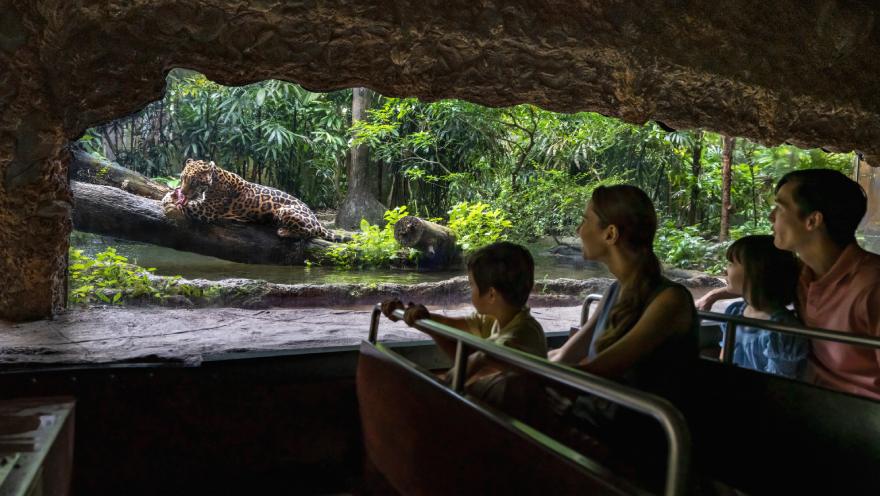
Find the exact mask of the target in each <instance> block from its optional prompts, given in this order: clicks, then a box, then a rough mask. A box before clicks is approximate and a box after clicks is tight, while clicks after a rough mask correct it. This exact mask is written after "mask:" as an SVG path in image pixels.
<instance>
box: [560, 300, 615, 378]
mask: <svg viewBox="0 0 880 496" xmlns="http://www.w3.org/2000/svg"><path fill="white" fill-rule="evenodd" d="M608 292H609V291H608V290H606V291H605V294H603V295H602V299H601V300H599V305H598V306H597V307H596V308H598V309H601V308H602V305H604V304H605V298H607V297H608ZM599 313H600V312H598V311H596V312H593V313H592V315H590V318H589V319H587V321H586V322H585V323H584V325H582V326H581V329H580V330H579V331H578V332H576V333H575V335H574V336H572V337H570V338H568V341H566V342H565V344H563V345H562V346H561V347H560V348H558V349H555V350H551V351H550V352H549V353H547V358H548V359H549V360H550V361H551V362H559V363H567V364H575V363H578V362H580V361H581V360H583V359H584V358H586V357H587V351H588V350H589V348H590V343H591V342H592V341H593V332H594V331H595V330H596V321H598V320H599Z"/></svg>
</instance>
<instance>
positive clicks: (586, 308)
mask: <svg viewBox="0 0 880 496" xmlns="http://www.w3.org/2000/svg"><path fill="white" fill-rule="evenodd" d="M594 301H602V295H600V294H598V293H592V294H588V295H587V297H586V298H584V305H583V306H582V307H581V326H583V325H584V324H586V323H587V321H588V320H590V305H592V304H593V302H594Z"/></svg>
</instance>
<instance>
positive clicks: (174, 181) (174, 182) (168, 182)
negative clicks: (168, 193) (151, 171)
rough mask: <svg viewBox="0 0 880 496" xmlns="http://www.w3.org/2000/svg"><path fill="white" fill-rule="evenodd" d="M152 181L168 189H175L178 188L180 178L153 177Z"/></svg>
mask: <svg viewBox="0 0 880 496" xmlns="http://www.w3.org/2000/svg"><path fill="white" fill-rule="evenodd" d="M153 181H156V182H157V183H162V184H164V185H165V186H168V187H169V188H177V187H178V186H180V178H179V177H174V176H159V177H154V178H153Z"/></svg>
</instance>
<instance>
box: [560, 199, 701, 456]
mask: <svg viewBox="0 0 880 496" xmlns="http://www.w3.org/2000/svg"><path fill="white" fill-rule="evenodd" d="M656 230H657V214H656V213H655V211H654V206H653V204H652V203H651V200H650V199H649V198H648V195H646V194H645V193H644V192H643V191H642V190H640V189H639V188H636V187H634V186H629V185H619V186H609V187H599V188H596V190H595V191H594V192H593V197H592V199H591V201H590V202H589V204H588V205H587V208H586V210H585V211H584V214H583V221H582V222H581V224H580V226H579V227H578V235H580V238H581V242H582V243H583V255H584V258H585V259H587V260H596V261H599V262H602V263H604V264H605V265H606V266H607V267H608V270H609V271H610V272H611V273H612V274H613V275H614V277H615V278H616V279H617V280H616V281H615V282H614V283H613V284H612V285H611V287H609V288H608V290H607V291H606V292H605V294H604V296H603V297H602V300H601V301H600V302H599V310H598V311H597V312H594V313H593V315H592V316H591V317H590V319H589V320H588V321H587V322H586V323H585V324H584V325H583V327H582V328H581V329H580V331H579V332H578V333H577V334H575V335H574V336H572V337H571V338H570V339H569V340H568V341H567V342H566V343H565V344H564V345H563V346H562V347H561V348H559V349H557V350H553V351H551V352H550V353H549V355H548V357H549V359H550V360H551V361H555V362H560V363H565V364H569V365H573V366H575V367H577V368H579V369H581V370H584V371H586V372H590V373H593V374H596V375H600V376H604V377H607V378H610V379H614V380H616V381H618V382H621V383H623V384H626V385H629V386H632V387H635V388H638V389H642V390H644V391H646V392H650V393H653V394H657V395H659V396H662V397H665V398H666V399H668V400H670V401H672V402H673V403H674V404H676V405H677V406H679V408H684V403H685V400H686V399H687V397H688V396H689V395H690V392H691V391H690V388H689V387H688V386H687V384H688V381H689V378H690V376H691V366H692V365H693V364H694V363H695V362H696V360H697V357H698V339H697V329H698V319H697V315H696V310H695V309H694V303H693V298H692V297H691V295H690V292H688V290H687V289H685V288H684V287H683V286H681V285H679V284H676V283H673V282H672V281H670V280H668V279H666V278H665V277H663V275H662V274H661V271H660V262H659V260H658V259H657V256H656V255H654V250H653V243H654V233H655V231H656ZM551 396H554V395H553V394H551ZM556 399H557V400H561V401H556V402H554V403H556V407H555V408H554V410H556V411H557V412H559V411H562V413H563V414H564V416H565V417H569V416H571V417H573V420H572V421H573V422H574V423H575V424H576V425H577V426H578V427H579V428H580V429H581V430H582V431H585V432H587V433H588V434H589V435H590V436H592V437H594V438H597V439H599V440H602V441H606V442H609V443H611V444H614V443H616V444H618V446H625V447H634V448H636V454H637V455H638V456H636V458H640V459H641V458H645V457H647V458H651V457H653V456H654V455H655V454H657V453H658V451H663V450H665V444H664V443H663V441H662V434H661V433H659V432H658V430H657V428H656V426H653V425H650V423H647V422H645V420H644V419H643V418H641V416H640V415H634V414H631V413H630V412H629V411H627V410H626V409H623V408H621V407H619V405H616V404H612V403H609V402H607V401H605V400H602V399H601V398H598V397H594V396H578V397H577V398H576V399H575V400H574V401H573V402H571V404H568V402H567V401H566V400H565V399H562V398H561V397H560V396H556ZM551 401H552V400H551ZM567 423H568V422H566V424H567ZM648 438H650V439H648ZM646 445H650V446H656V447H657V449H656V450H655V449H650V448H648V449H646V448H647V446H646ZM621 454H624V455H627V454H628V455H633V454H634V453H621ZM661 459H662V457H661Z"/></svg>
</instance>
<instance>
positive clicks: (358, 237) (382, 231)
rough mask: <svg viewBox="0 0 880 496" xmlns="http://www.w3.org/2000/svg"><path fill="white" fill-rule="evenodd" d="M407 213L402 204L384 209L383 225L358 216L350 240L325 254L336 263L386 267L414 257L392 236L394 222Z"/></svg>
mask: <svg viewBox="0 0 880 496" xmlns="http://www.w3.org/2000/svg"><path fill="white" fill-rule="evenodd" d="M407 215H409V213H407V211H406V207H405V206H404V207H397V208H395V209H393V210H388V211H386V212H385V216H384V217H385V227H379V226H376V225H373V224H370V223H369V222H367V220H366V219H361V232H360V233H356V234H354V235H353V236H352V238H353V239H352V240H351V241H349V242H347V243H341V244H339V245H337V246H334V247H332V248H330V249H329V250H328V251H327V256H328V258H330V260H331V261H332V263H333V264H334V265H337V266H340V267H364V266H370V267H388V266H393V265H403V264H405V263H407V262H412V261H414V260H415V257H416V256H417V255H418V252H417V251H416V250H414V249H412V248H403V247H401V246H400V244H398V242H397V240H395V239H394V225H395V224H397V221H398V220H400V219H402V218H403V217H406V216H407Z"/></svg>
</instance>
